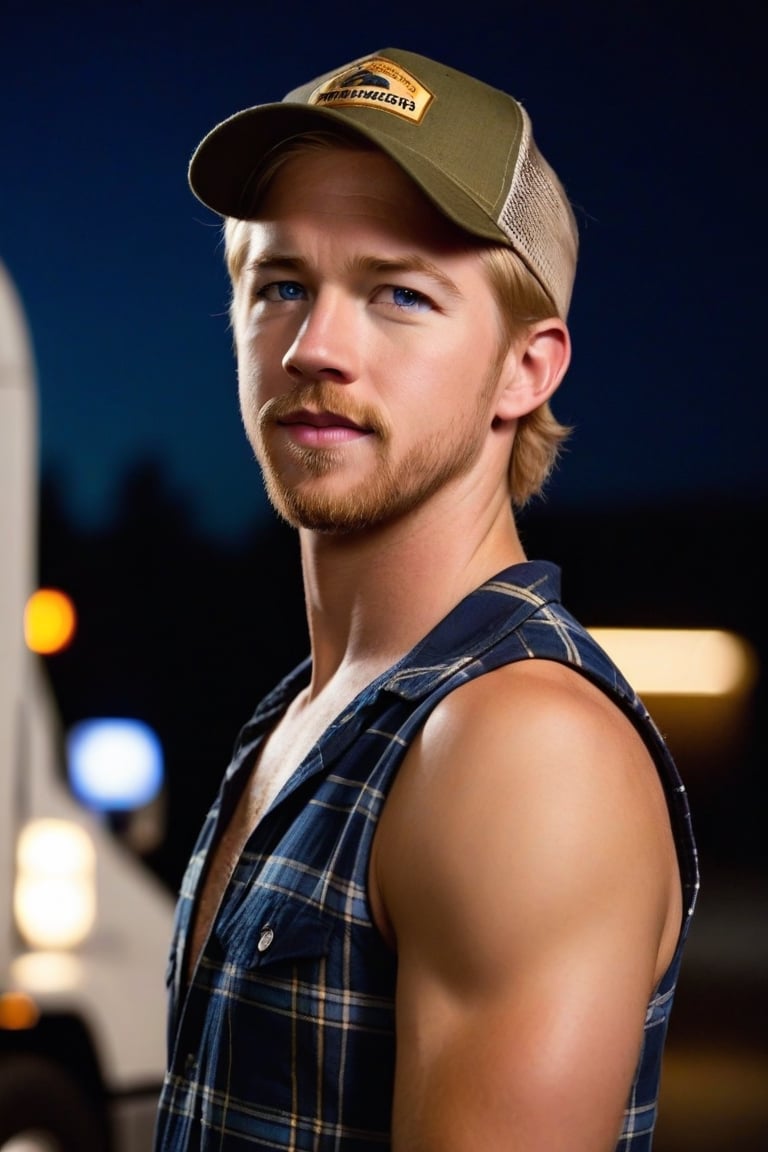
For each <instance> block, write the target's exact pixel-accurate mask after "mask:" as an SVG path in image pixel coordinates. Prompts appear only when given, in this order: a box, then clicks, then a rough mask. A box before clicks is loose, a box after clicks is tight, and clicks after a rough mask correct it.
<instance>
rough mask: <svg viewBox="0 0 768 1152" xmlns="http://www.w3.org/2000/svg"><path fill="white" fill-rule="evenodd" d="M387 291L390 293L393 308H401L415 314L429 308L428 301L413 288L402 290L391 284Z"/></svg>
mask: <svg viewBox="0 0 768 1152" xmlns="http://www.w3.org/2000/svg"><path fill="white" fill-rule="evenodd" d="M389 291H390V292H391V293H392V303H393V304H394V305H395V307H396V308H402V309H403V310H404V311H406V312H417V311H421V309H422V308H429V307H430V302H429V299H428V298H427V297H426V296H424V295H423V293H421V292H417V291H416V289H415V288H402V287H400V286H399V285H397V284H393V285H392V286H391V287H390V289H389Z"/></svg>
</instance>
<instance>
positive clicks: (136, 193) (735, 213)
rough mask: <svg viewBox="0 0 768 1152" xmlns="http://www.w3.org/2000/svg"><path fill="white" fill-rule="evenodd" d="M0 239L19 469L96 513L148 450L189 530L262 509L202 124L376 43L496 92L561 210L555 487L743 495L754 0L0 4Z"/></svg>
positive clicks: (598, 492) (747, 486) (757, 220)
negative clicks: (31, 398)
mask: <svg viewBox="0 0 768 1152" xmlns="http://www.w3.org/2000/svg"><path fill="white" fill-rule="evenodd" d="M0 13H1V14H2V16H1V23H0V59H1V60H2V73H1V75H0V127H1V129H2V132H1V137H2V153H1V155H0V165H1V166H2V167H1V169H0V172H1V178H0V259H2V260H3V261H4V262H5V264H6V266H7V267H8V269H9V271H10V272H11V274H12V276H13V277H14V278H15V280H16V283H17V286H18V288H19V291H20V293H21V296H22V300H23V302H24V304H25V306H26V310H27V314H28V319H29V323H30V327H31V332H32V339H33V344H34V350H35V356H36V360H37V368H38V377H39V388H40V399H41V407H40V419H41V468H42V469H46V470H53V471H54V472H55V474H56V476H57V478H58V483H59V485H60V490H61V494H62V498H63V499H64V500H65V501H66V503H67V504H68V506H69V507H70V508H71V511H72V514H73V516H75V517H76V518H77V519H78V520H79V521H81V522H82V523H83V524H86V525H91V526H94V527H98V526H99V525H100V524H105V523H108V522H109V518H110V515H111V514H112V512H113V509H114V501H115V494H116V491H117V488H118V486H119V483H120V479H121V477H122V475H123V473H124V472H125V469H126V467H127V466H129V465H131V464H132V463H133V462H135V461H136V460H137V459H145V458H154V459H155V460H156V461H158V462H159V464H160V466H161V467H162V469H163V471H164V473H165V474H166V476H167V479H168V482H169V484H170V485H171V487H172V488H173V489H174V490H177V491H178V493H179V495H180V498H181V499H183V500H184V501H185V502H186V504H187V505H188V507H189V509H190V510H191V514H192V516H193V518H194V519H195V521H196V523H198V524H199V525H200V527H201V528H202V529H203V530H205V531H206V532H210V533H212V534H214V535H215V536H220V537H222V538H226V539H236V538H238V536H239V534H241V533H242V532H243V531H244V530H245V528H246V527H247V526H249V525H252V524H253V523H254V521H255V520H257V519H258V518H259V517H264V516H265V515H267V514H268V513H267V510H266V509H267V506H266V502H265V498H264V496H263V493H262V488H261V482H260V479H259V475H258V470H257V468H256V465H255V464H254V463H253V461H252V459H251V453H250V449H249V448H248V446H247V444H246V442H245V439H244V436H243V434H242V431H241V427H240V418H239V413H238V410H237V398H236V388H235V375H234V368H233V360H232V354H231V339H230V333H229V330H228V325H227V319H226V308H227V283H226V279H225V276H224V271H223V265H222V253H221V245H220V239H219V229H218V218H217V217H216V216H214V215H213V214H212V213H210V212H208V210H207V209H205V208H203V206H202V205H200V204H199V203H198V202H197V200H196V199H195V198H194V197H193V195H192V193H191V192H190V191H189V189H188V187H187V183H186V169H187V163H188V160H189V156H190V155H191V153H192V151H193V150H194V148H195V146H196V144H197V143H198V141H199V140H200V138H201V137H202V136H203V135H204V134H205V132H206V131H207V130H208V129H209V128H211V127H212V126H213V125H214V124H215V123H216V122H217V121H218V120H220V119H223V118H224V117H225V116H228V115H230V114H231V113H233V112H235V111H237V110H238V109H240V108H242V107H246V106H248V105H251V104H255V103H262V102H265V101H268V100H273V99H279V98H280V97H281V96H283V95H284V93H285V92H286V91H288V90H289V89H290V88H292V87H294V86H295V85H297V84H299V83H302V82H304V81H306V80H309V79H311V78H312V77H313V76H315V75H318V74H319V73H321V72H323V71H326V70H328V69H330V68H333V67H335V66H337V65H339V66H341V65H343V64H345V63H346V62H347V61H349V60H351V59H352V58H354V57H356V56H358V55H361V54H363V53H367V52H372V51H375V50H378V49H381V48H385V47H387V46H391V45H394V46H398V47H403V48H410V49H412V50H414V51H417V52H422V53H425V54H426V55H431V56H433V57H436V58H438V59H441V60H443V61H445V62H446V63H448V64H451V65H453V66H455V67H458V68H461V69H463V70H465V71H469V72H474V73H476V74H477V75H479V76H480V77H481V78H483V79H485V80H486V81H488V82H490V83H492V84H495V85H497V86H499V87H502V88H505V89H506V90H508V91H510V92H512V93H513V94H514V95H516V96H517V97H518V98H519V99H520V100H522V101H523V103H524V104H526V106H527V107H528V110H529V112H530V113H531V116H532V119H533V125H534V132H535V135H536V137H537V140H538V143H539V145H540V147H541V148H542V150H543V152H544V153H545V155H546V156H547V157H548V158H549V159H550V161H551V162H552V163H553V164H554V166H555V168H556V169H557V170H558V172H559V174H560V176H561V178H562V179H563V181H564V183H565V185H566V187H567V189H568V192H569V194H570V197H571V199H572V201H573V203H574V206H575V209H576V213H577V216H578V219H579V222H580V226H581V235H582V249H581V261H580V268H579V272H578V275H577V281H576V289H575V297H574V304H573V307H572V311H571V317H570V320H571V329H572V335H573V343H574V360H573V364H572V367H571V369H570V372H569V374H568V376H567V378H566V381H565V383H564V384H563V386H562V387H561V389H560V392H559V393H558V395H557V396H556V398H555V411H556V414H557V415H558V416H559V417H560V418H561V419H562V420H564V421H565V422H567V423H573V424H575V425H576V434H575V437H574V439H573V441H572V444H571V448H570V451H569V453H568V454H567V455H566V457H565V460H564V462H563V464H562V466H561V468H560V470H559V472H558V474H557V476H556V477H555V480H554V482H553V484H552V486H551V488H550V490H549V504H550V505H551V506H552V507H553V508H555V509H560V508H562V509H570V508H573V509H576V510H578V509H583V508H588V507H589V508H591V507H608V508H610V507H617V506H622V507H623V506H626V507H632V506H634V505H638V504H646V505H647V504H649V503H650V504H653V503H654V502H660V503H664V504H668V503H669V502H674V501H675V500H677V499H684V500H690V499H694V500H699V499H701V500H703V501H706V500H708V499H710V498H711V497H717V498H718V499H720V500H722V499H723V498H725V499H731V498H733V499H734V500H735V501H739V500H741V499H743V498H746V497H749V498H751V499H754V498H755V496H756V495H757V496H758V497H760V496H761V495H764V494H765V493H766V492H768V454H766V452H765V450H764V447H763V439H764V428H765V426H766V415H767V412H766V391H768V389H766V381H765V377H766V372H765V366H764V356H763V351H762V340H763V333H764V326H765V316H764V312H765V309H764V301H765V287H764V286H765V242H764V234H765V219H766V212H765V185H764V179H763V176H762V168H763V161H764V155H763V153H764V148H765V125H764V114H765V108H766V101H765V94H766V93H765V80H764V74H765V68H764V64H763V60H762V54H763V51H764V45H765V43H766V30H767V28H766V25H767V23H768V21H767V20H766V16H765V8H764V7H763V6H759V5H757V4H745V3H743V2H742V0H735V2H730V3H729V4H727V5H715V6H713V7H711V8H710V9H708V10H705V8H704V6H702V5H699V4H693V3H687V2H685V3H679V2H676V0H668V2H667V3H661V2H653V3H644V4H643V3H634V2H633V3H619V4H615V3H608V2H605V3H569V4H561V3H546V4H544V3H536V4H533V3H519V4H514V3H511V2H510V3H506V4H503V5H502V4H490V5H489V4H488V3H486V4H484V5H480V6H474V5H471V6H460V7H459V9H458V10H457V11H456V12H455V13H454V14H451V13H450V12H449V9H448V7H447V6H443V5H438V4H421V5H418V6H409V7H407V6H404V5H402V4H392V3H390V4H382V3H379V4H376V5H373V4H370V3H366V4H355V5H348V6H344V5H334V4H322V5H321V4H307V3H291V4H287V5H274V4H269V5H267V4H259V3H257V2H256V0H249V2H238V0H222V2H220V3H213V2H212V0H210V2H203V0H185V2H181V0H178V2H177V0H156V2H150V0H144V2H142V0H132V2H129V0H100V2H86V0H70V2H68V3H66V4H62V3H61V2H60V0H59V2H56V3H51V2H49V0H38V2H35V0H2V2H1V3H0Z"/></svg>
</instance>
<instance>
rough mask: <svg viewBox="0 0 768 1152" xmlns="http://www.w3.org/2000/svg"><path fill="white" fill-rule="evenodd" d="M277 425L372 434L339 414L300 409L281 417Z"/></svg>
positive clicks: (368, 429) (362, 426) (367, 429)
mask: <svg viewBox="0 0 768 1152" xmlns="http://www.w3.org/2000/svg"><path fill="white" fill-rule="evenodd" d="M275 423H276V424H277V425H278V426H289V427H295V426H296V425H304V426H306V427H309V428H347V429H349V430H350V431H352V432H370V431H371V429H370V428H366V427H365V426H364V425H362V424H356V423H355V422H354V420H350V419H349V417H347V416H340V415H339V414H338V413H337V412H328V411H323V412H312V411H310V409H308V408H299V409H298V410H297V411H296V412H289V413H288V414H287V415H284V416H280V417H279V418H278V419H277V420H276V421H275Z"/></svg>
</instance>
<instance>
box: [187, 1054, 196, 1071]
mask: <svg viewBox="0 0 768 1152" xmlns="http://www.w3.org/2000/svg"><path fill="white" fill-rule="evenodd" d="M196 1066H197V1059H196V1057H195V1054H194V1052H187V1054H186V1056H185V1057H184V1071H185V1072H186V1073H187V1074H189V1073H190V1072H194V1070H195V1067H196Z"/></svg>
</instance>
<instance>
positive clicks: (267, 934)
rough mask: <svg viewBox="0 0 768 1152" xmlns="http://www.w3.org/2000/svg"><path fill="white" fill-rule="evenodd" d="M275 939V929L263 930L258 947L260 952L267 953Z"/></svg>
mask: <svg viewBox="0 0 768 1152" xmlns="http://www.w3.org/2000/svg"><path fill="white" fill-rule="evenodd" d="M274 938H275V933H274V929H272V928H262V930H261V935H260V936H259V942H258V944H257V945H256V947H257V948H258V950H259V952H266V950H267V948H269V946H270V944H271V943H272V941H273V940H274Z"/></svg>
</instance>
